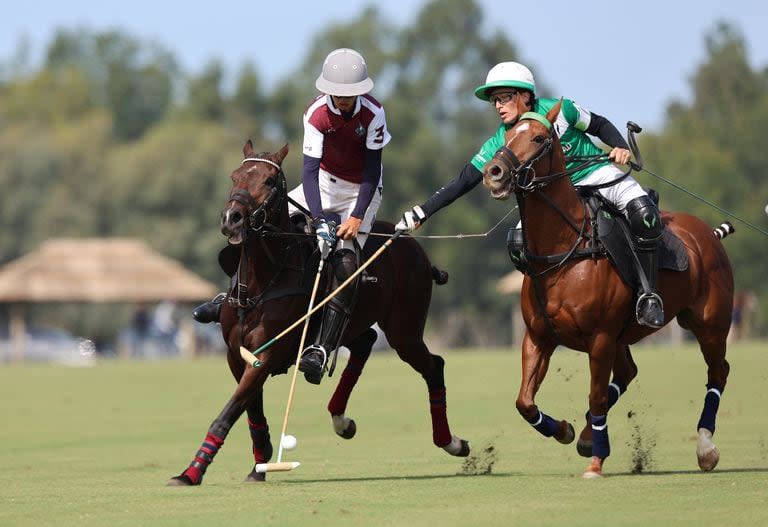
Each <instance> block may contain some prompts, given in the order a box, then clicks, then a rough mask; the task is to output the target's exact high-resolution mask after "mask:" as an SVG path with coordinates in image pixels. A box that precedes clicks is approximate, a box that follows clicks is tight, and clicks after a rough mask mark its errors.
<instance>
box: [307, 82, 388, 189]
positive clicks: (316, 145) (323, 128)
mask: <svg viewBox="0 0 768 527" xmlns="http://www.w3.org/2000/svg"><path fill="white" fill-rule="evenodd" d="M390 139H392V136H390V135H389V132H388V131H387V121H386V118H385V117H384V107H383V106H382V105H381V104H380V103H379V101H377V100H376V99H374V98H373V97H371V96H370V95H360V96H358V97H357V101H355V109H354V110H353V112H352V118H351V119H349V120H345V119H344V118H343V117H342V116H341V112H340V111H339V110H338V109H337V108H336V107H334V105H333V102H332V101H331V96H330V95H319V96H318V97H317V98H315V100H314V101H312V103H311V104H310V105H309V107H308V108H307V111H306V112H305V113H304V146H303V151H304V155H307V156H309V157H314V158H319V159H320V168H321V169H323V170H325V171H327V172H329V173H330V174H332V175H334V176H336V177H339V178H341V179H344V180H346V181H350V182H352V183H358V184H359V183H360V182H361V181H362V178H363V165H364V162H365V149H366V148H369V149H371V150H379V149H382V148H384V146H385V145H386V144H387V143H389V141H390Z"/></svg>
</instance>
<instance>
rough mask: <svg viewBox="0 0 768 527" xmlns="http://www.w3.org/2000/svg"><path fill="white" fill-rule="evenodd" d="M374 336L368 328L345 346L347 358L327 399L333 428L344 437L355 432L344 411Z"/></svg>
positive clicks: (352, 435)
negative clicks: (337, 381) (328, 399)
mask: <svg viewBox="0 0 768 527" xmlns="http://www.w3.org/2000/svg"><path fill="white" fill-rule="evenodd" d="M376 337H377V335H376V330H375V329H373V328H368V329H367V330H365V331H364V332H363V333H361V334H360V336H358V337H356V338H355V339H354V340H353V341H352V342H350V343H349V345H348V346H347V347H348V348H349V360H348V361H347V365H346V366H345V367H344V371H343V372H342V373H341V377H340V378H339V383H338V384H337V385H336V390H335V391H334V392H333V396H332V397H331V400H330V401H328V412H330V414H331V420H332V422H333V430H334V432H336V434H337V435H338V436H339V437H343V438H344V439H352V438H353V437H355V433H356V432H357V425H356V424H355V420H354V419H351V418H350V417H347V416H346V415H345V412H346V411H347V403H348V402H349V397H350V395H351V394H352V389H353V388H354V387H355V385H356V384H357V380H358V379H359V378H360V375H361V374H362V373H363V368H365V363H366V362H368V357H370V355H371V349H373V344H374V343H375V342H376Z"/></svg>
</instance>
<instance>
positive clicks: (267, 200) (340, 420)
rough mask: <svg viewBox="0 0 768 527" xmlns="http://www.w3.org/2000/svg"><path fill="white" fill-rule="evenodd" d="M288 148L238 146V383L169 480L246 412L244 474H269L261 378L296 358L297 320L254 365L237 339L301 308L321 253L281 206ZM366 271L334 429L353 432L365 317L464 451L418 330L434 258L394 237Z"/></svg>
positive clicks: (199, 461) (229, 225)
mask: <svg viewBox="0 0 768 527" xmlns="http://www.w3.org/2000/svg"><path fill="white" fill-rule="evenodd" d="M287 154H288V145H286V146H284V147H283V148H282V149H281V150H279V151H278V152H275V153H262V154H256V153H255V152H254V150H253V144H252V143H251V141H248V142H247V143H246V144H245V146H244V147H243V156H244V160H243V162H242V163H241V165H240V166H239V167H237V168H236V169H235V170H234V171H233V172H232V175H231V178H232V189H231V191H230V196H229V198H228V200H227V203H226V205H225V207H224V210H223V211H222V215H221V231H222V233H223V234H224V235H225V236H227V239H228V242H229V248H230V249H232V248H234V249H235V250H239V251H238V252H239V254H240V257H239V259H238V260H239V263H236V264H235V266H239V267H238V268H237V271H236V277H237V282H238V285H237V286H236V287H235V288H234V290H233V291H230V295H229V298H230V300H229V301H227V302H225V303H224V304H223V305H222V312H221V328H222V334H223V337H224V341H225V342H226V344H227V347H228V352H227V361H228V363H229V368H230V370H231V372H232V374H233V375H234V377H235V379H236V380H237V381H238V385H237V388H236V389H235V392H234V394H233V395H232V397H231V398H230V399H229V401H228V402H227V404H226V405H225V406H224V409H223V410H222V411H221V413H220V414H219V415H218V416H217V417H216V419H215V420H214V421H213V423H212V424H211V426H210V428H209V429H208V432H207V434H206V436H205V439H204V441H203V443H202V445H201V447H200V449H199V450H198V451H197V453H196V454H195V457H194V459H193V461H192V463H191V464H190V465H189V467H188V468H187V469H185V470H184V472H182V473H181V475H179V476H176V477H174V478H172V479H171V480H170V481H169V485H199V484H200V483H201V482H202V479H203V476H204V474H205V471H206V469H207V468H208V466H209V465H210V463H211V462H212V461H213V458H214V456H215V455H216V453H217V452H218V451H219V449H220V448H221V446H222V444H223V443H224V440H225V439H226V437H227V434H228V433H229V431H230V429H231V428H232V426H233V425H234V424H235V422H236V421H237V419H238V418H239V417H240V416H241V415H242V414H243V413H244V412H245V413H246V414H247V417H248V426H249V429H250V434H251V439H252V442H253V457H254V462H255V464H254V469H253V470H252V471H251V473H250V474H249V475H248V477H247V479H246V481H264V479H265V477H266V475H265V474H264V473H261V472H257V471H256V467H255V465H256V464H260V463H266V462H268V461H269V460H270V458H271V456H272V453H273V448H272V444H271V441H270V434H269V425H268V423H267V419H266V417H265V416H264V410H263V408H264V406H263V385H264V382H265V381H266V380H267V377H269V376H270V375H275V374H278V373H283V372H285V371H287V370H288V368H289V367H290V366H291V365H293V364H294V362H295V358H296V353H297V352H298V344H299V337H300V333H301V330H300V329H297V330H294V331H292V332H290V333H288V334H287V336H286V337H285V338H283V339H279V340H276V341H275V343H274V345H272V346H271V347H268V348H266V349H265V350H264V351H263V352H262V353H261V354H260V355H259V359H260V361H261V363H260V365H257V366H256V367H251V366H249V365H247V364H246V363H245V362H244V361H243V359H242V358H241V355H240V346H241V345H242V346H245V347H246V348H247V349H249V350H255V349H257V348H259V347H260V346H261V345H262V344H264V343H265V342H267V341H268V340H269V339H271V338H273V337H275V336H276V335H277V334H279V333H280V332H281V331H282V330H283V329H285V328H287V327H288V326H290V324H291V323H293V322H294V321H296V320H297V319H299V318H300V317H301V316H303V315H304V314H305V313H306V312H307V309H308V305H309V296H310V289H311V285H312V281H313V278H314V273H315V271H316V269H317V263H318V257H317V252H315V253H314V254H313V251H314V250H315V246H316V242H315V237H314V235H312V236H306V235H301V234H299V233H298V232H297V230H296V228H295V227H294V225H293V222H292V221H291V219H290V218H289V215H288V197H287V189H286V181H285V175H284V174H283V171H282V169H281V164H282V162H283V159H285V156H286V155H287ZM373 230H374V231H377V232H381V233H385V234H388V235H392V234H393V232H394V230H393V227H392V225H391V224H385V223H381V222H377V223H376V224H375V226H374V229H373ZM384 242H385V238H383V237H380V236H369V238H368V240H367V243H366V244H365V251H364V253H363V258H364V259H365V258H367V257H368V256H370V255H371V254H372V253H373V252H375V251H376V250H377V249H378V248H379V247H381V246H382V245H383V244H384ZM310 256H314V259H311V258H310ZM224 267H225V266H224ZM366 271H367V272H368V274H369V276H370V277H375V278H376V281H375V282H373V280H367V281H365V282H364V283H361V284H360V288H359V291H358V298H357V307H356V309H355V311H354V314H353V316H352V319H351V321H350V323H349V325H348V327H347V329H346V331H345V333H344V337H343V340H342V345H345V346H347V347H348V348H349V350H350V358H349V360H348V362H347V365H346V367H345V369H344V371H343V372H342V374H341V376H340V378H339V382H338V385H337V387H336V390H335V392H334V394H333V396H332V397H331V400H330V402H329V403H328V411H329V412H330V414H331V417H332V424H333V427H334V430H335V431H336V433H337V434H338V435H339V436H341V437H343V438H345V439H350V438H352V437H353V436H354V435H355V431H356V424H355V422H354V421H353V420H352V419H350V418H349V417H347V416H346V415H345V414H344V412H345V410H346V406H347V402H348V400H349V396H350V394H351V392H352V389H353V387H354V386H355V384H356V383H357V380H358V378H359V377H360V374H361V373H362V370H363V367H364V366H365V363H366V361H367V359H368V356H369V353H370V351H371V347H372V345H373V341H374V340H375V337H376V334H375V331H374V330H373V329H371V325H372V324H374V323H376V322H378V324H379V326H380V327H381V328H382V329H383V331H384V333H385V335H386V337H387V340H388V341H389V344H390V345H391V346H392V348H394V350H395V351H396V352H397V354H398V355H399V357H400V358H401V359H402V360H403V361H405V362H407V363H408V364H409V365H410V366H411V367H413V369H415V370H416V371H417V372H419V373H420V374H421V375H422V377H423V378H424V380H425V381H426V384H427V388H428V392H429V411H430V414H431V417H432V440H433V442H434V444H435V445H436V446H438V447H440V448H442V449H444V450H445V451H446V452H448V453H449V454H451V455H454V456H462V457H464V456H467V455H469V444H468V443H467V441H465V440H463V439H461V438H459V437H457V436H454V435H453V434H451V431H450V428H449V425H448V418H447V413H446V390H445V383H444V380H443V369H444V361H443V359H442V358H441V357H440V356H439V355H433V354H431V353H430V352H429V350H428V349H427V346H426V345H425V344H424V339H423V332H424V325H425V323H426V320H427V311H428V309H429V303H430V300H431V295H432V282H433V278H435V279H436V268H434V267H432V265H431V264H430V262H429V259H428V257H427V255H426V253H425V252H424V250H423V249H422V248H421V246H420V245H419V244H418V243H417V242H416V240H414V239H412V238H398V239H396V240H395V241H394V243H392V244H391V246H390V247H389V249H387V250H385V251H384V252H383V253H382V254H381V256H380V257H378V259H376V260H375V261H374V262H373V263H372V264H371V265H370V266H369V267H368V268H367V270H366ZM234 272H235V270H234V269H233V273H234Z"/></svg>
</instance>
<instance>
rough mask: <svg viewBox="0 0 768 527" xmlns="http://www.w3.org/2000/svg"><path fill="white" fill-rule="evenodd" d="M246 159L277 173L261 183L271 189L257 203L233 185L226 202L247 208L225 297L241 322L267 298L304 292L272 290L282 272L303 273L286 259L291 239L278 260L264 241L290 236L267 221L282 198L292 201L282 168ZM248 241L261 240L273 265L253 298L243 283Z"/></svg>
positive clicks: (249, 195) (299, 288) (294, 248)
mask: <svg viewBox="0 0 768 527" xmlns="http://www.w3.org/2000/svg"><path fill="white" fill-rule="evenodd" d="M246 162H257V163H266V164H268V165H271V166H273V167H275V168H276V169H277V174H276V175H275V176H274V177H275V179H274V180H273V181H270V180H269V179H267V180H266V181H264V182H263V183H262V184H264V185H269V186H271V187H272V188H271V190H270V191H269V194H268V195H267V197H266V198H264V200H263V201H262V202H261V203H258V202H257V201H256V200H255V199H254V197H253V196H252V195H251V194H250V193H249V192H248V191H247V190H245V189H243V188H236V189H234V190H233V191H232V192H231V193H230V195H229V200H228V201H234V202H237V203H240V204H241V205H243V206H244V207H246V210H247V211H249V213H248V215H247V216H246V218H247V220H246V222H245V224H244V225H243V229H244V231H245V233H244V239H243V242H242V244H241V246H240V259H239V263H238V268H237V275H236V283H237V287H236V288H235V290H234V292H233V295H232V296H230V299H229V301H230V303H232V304H233V305H235V306H237V308H238V311H239V318H240V319H241V323H242V321H243V317H244V316H245V311H247V310H249V309H251V308H253V307H255V306H257V305H259V304H262V303H264V302H266V301H268V300H274V299H276V298H281V297H283V296H290V295H304V294H306V291H305V289H304V288H303V287H290V288H283V289H273V286H274V285H275V284H276V283H277V280H278V277H279V276H280V275H281V274H282V273H283V272H284V271H286V270H295V271H298V272H303V267H301V268H299V267H296V266H293V265H291V264H289V263H288V261H287V260H288V254H289V253H291V252H293V251H295V250H296V247H295V242H288V244H287V245H286V246H284V247H283V249H282V252H283V255H282V257H281V259H280V260H281V261H280V262H278V259H277V258H275V256H274V255H273V253H272V250H271V249H270V247H269V244H267V243H266V241H265V238H266V237H268V236H271V237H282V236H291V235H292V233H289V232H286V231H285V230H284V229H283V228H282V227H280V226H278V225H275V224H273V223H270V221H269V220H270V215H271V214H272V213H273V212H275V211H277V212H278V213H279V212H280V210H281V207H282V206H283V201H284V200H288V201H292V200H291V199H290V197H289V196H288V190H287V183H286V179H285V173H284V172H283V169H282V167H281V166H280V165H278V164H277V163H275V162H274V161H272V160H270V159H266V158H263V157H246V158H245V159H243V161H242V163H241V164H245V163H246ZM272 221H274V220H272ZM251 240H258V241H259V242H260V243H261V246H262V248H263V250H264V254H265V255H266V257H267V258H268V259H269V261H270V263H271V264H272V265H276V266H277V270H276V271H275V273H274V274H273V275H272V278H271V279H270V280H269V281H268V283H267V284H266V286H264V288H263V289H262V291H261V293H260V294H259V295H257V296H255V297H249V296H248V285H247V283H246V282H245V280H246V278H247V276H248V255H247V246H249V245H250V243H249V242H250V241H251Z"/></svg>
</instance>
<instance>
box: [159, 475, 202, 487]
mask: <svg viewBox="0 0 768 527" xmlns="http://www.w3.org/2000/svg"><path fill="white" fill-rule="evenodd" d="M199 484H200V483H194V482H193V481H192V480H191V479H189V478H188V477H187V476H185V475H184V474H181V475H179V476H174V477H172V478H171V479H169V480H168V483H166V484H165V486H166V487H193V486H195V485H199Z"/></svg>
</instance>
